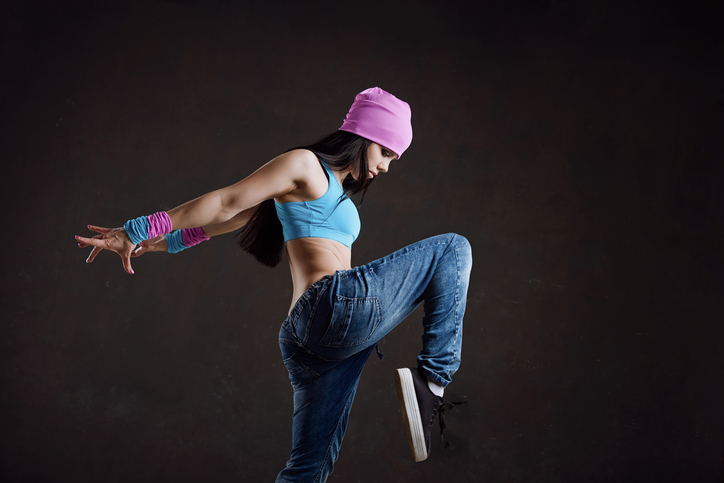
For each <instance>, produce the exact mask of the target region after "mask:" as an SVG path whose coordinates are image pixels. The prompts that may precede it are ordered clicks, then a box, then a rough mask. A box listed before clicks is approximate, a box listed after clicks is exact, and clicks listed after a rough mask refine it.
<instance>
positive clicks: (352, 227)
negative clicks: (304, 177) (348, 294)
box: [274, 163, 361, 248]
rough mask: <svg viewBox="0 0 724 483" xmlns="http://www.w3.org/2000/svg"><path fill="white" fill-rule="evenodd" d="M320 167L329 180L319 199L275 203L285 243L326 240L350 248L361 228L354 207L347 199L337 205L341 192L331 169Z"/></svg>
mask: <svg viewBox="0 0 724 483" xmlns="http://www.w3.org/2000/svg"><path fill="white" fill-rule="evenodd" d="M321 164H322V167H323V168H324V171H325V174H326V175H327V180H328V181H329V187H328V188H327V192H326V193H324V194H323V195H322V197H321V198H317V199H316V200H313V201H289V202H287V203H277V202H276V201H274V206H275V208H276V210H277V216H278V217H279V221H281V222H282V229H283V231H284V243H286V242H288V241H289V240H293V239H295V238H306V237H312V238H328V239H330V240H335V241H338V242H340V243H342V244H344V245H346V246H348V247H350V248H352V243H353V242H354V241H355V240H356V239H357V235H359V231H360V227H361V224H360V221H359V213H357V207H356V206H355V205H354V203H353V202H352V200H350V199H349V198H347V197H344V199H343V200H342V201H341V202H340V197H341V196H343V195H344V190H343V189H342V186H341V185H340V184H339V181H337V178H335V177H334V173H333V172H332V170H331V169H329V168H328V167H327V165H326V164H324V163H321Z"/></svg>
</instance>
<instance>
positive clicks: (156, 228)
mask: <svg viewBox="0 0 724 483" xmlns="http://www.w3.org/2000/svg"><path fill="white" fill-rule="evenodd" d="M148 225H149V226H148V239H149V240H150V239H151V238H156V237H157V236H159V235H165V234H166V233H171V232H172V231H173V225H172V224H171V218H169V217H168V213H166V212H165V211H159V212H158V213H154V214H153V215H148Z"/></svg>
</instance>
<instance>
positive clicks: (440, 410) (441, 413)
mask: <svg viewBox="0 0 724 483" xmlns="http://www.w3.org/2000/svg"><path fill="white" fill-rule="evenodd" d="M467 403H468V402H467V401H462V402H460V401H454V402H444V403H442V404H435V411H433V415H432V421H430V426H432V423H433V422H434V421H435V413H437V414H438V419H437V422H438V424H439V425H440V439H441V440H444V438H443V434H442V433H443V431H444V430H445V411H446V408H452V407H454V406H460V405H461V404H467Z"/></svg>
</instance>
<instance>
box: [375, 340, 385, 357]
mask: <svg viewBox="0 0 724 483" xmlns="http://www.w3.org/2000/svg"><path fill="white" fill-rule="evenodd" d="M375 351H376V352H377V357H379V358H380V360H382V359H384V358H385V355H384V354H383V353H382V352H380V348H379V347H377V344H375Z"/></svg>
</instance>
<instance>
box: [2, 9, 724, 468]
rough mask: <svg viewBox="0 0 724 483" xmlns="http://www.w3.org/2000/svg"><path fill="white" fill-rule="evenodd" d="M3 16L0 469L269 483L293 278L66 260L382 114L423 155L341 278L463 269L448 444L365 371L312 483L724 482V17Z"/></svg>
mask: <svg viewBox="0 0 724 483" xmlns="http://www.w3.org/2000/svg"><path fill="white" fill-rule="evenodd" d="M1 10H2V13H0V18H1V20H0V22H1V25H0V26H1V27H2V29H1V31H2V33H1V34H0V35H2V37H1V38H2V44H1V49H2V50H1V51H0V55H1V56H2V57H1V58H2V62H1V64H0V69H1V71H0V72H1V73H2V75H1V76H0V96H2V97H0V102H2V110H1V112H2V121H0V123H1V125H2V133H1V134H0V136H1V139H0V141H1V147H0V150H1V152H2V160H3V166H4V167H3V179H4V182H3V185H4V189H3V213H4V217H3V218H4V220H3V221H4V228H3V237H2V238H3V247H4V253H5V264H4V267H5V268H4V274H3V290H2V292H1V293H2V334H0V341H1V343H2V351H1V357H2V395H1V396H0V401H1V405H2V407H1V408H0V409H1V410H0V427H1V428H2V439H1V440H0V444H1V445H2V446H1V450H0V454H1V461H0V464H1V470H0V475H1V476H2V478H3V479H4V481H13V482H100V481H103V482H105V481H107V482H129V481H142V482H146V481H147V482H171V481H173V482H198V481H249V482H257V481H258V482H264V481H272V480H273V479H274V477H275V475H276V473H277V472H278V471H279V469H280V468H281V467H282V465H283V464H284V462H285V461H286V458H287V455H288V451H289V446H290V434H291V410H292V403H291V387H290V386H289V383H288V380H287V376H286V372H285V369H284V367H283V365H282V364H281V360H280V356H279V351H278V346H277V342H276V336H277V330H278V326H279V324H280V323H281V321H282V320H283V318H284V317H285V314H286V311H287V308H288V305H289V302H290V295H291V286H290V282H289V280H288V268H287V267H286V263H285V262H284V264H283V265H282V266H280V267H278V268H277V269H275V270H268V269H266V268H264V267H262V266H260V265H258V264H256V263H255V262H254V261H253V260H252V259H251V258H250V257H248V256H246V255H244V254H242V253H241V252H240V250H238V249H237V248H236V247H235V244H234V239H233V237H232V236H225V237H220V238H218V239H214V240H213V241H211V242H207V243H205V244H203V245H201V246H199V247H196V248H194V249H193V250H188V251H186V252H183V253H181V254H179V255H175V256H170V255H165V254H152V255H148V256H145V257H142V258H141V259H139V260H137V261H135V262H134V268H135V271H136V275H134V276H129V275H127V274H125V273H124V272H123V270H122V268H121V264H120V261H119V259H118V257H116V256H115V255H112V254H103V256H100V257H99V258H98V259H97V261H96V262H95V263H94V264H92V265H89V266H87V265H85V264H84V263H83V262H84V259H85V257H86V256H87V251H86V250H79V249H78V248H77V246H76V243H75V242H74V240H73V235H75V234H83V233H89V232H88V231H87V230H86V229H85V228H84V227H85V225H86V224H87V223H97V224H101V225H109V226H118V225H120V224H122V223H123V222H124V221H125V220H126V219H128V218H131V217H135V216H140V215H143V214H149V213H152V212H155V211H158V210H161V209H169V208H172V207H174V206H176V205H178V204H180V203H182V202H184V201H186V200H188V199H191V198H193V197H196V196H198V195H200V194H203V193H205V192H207V191H210V190H212V189H214V188H217V187H221V186H224V185H227V184H230V183H232V182H235V181H237V180H239V179H241V178H243V177H244V176H246V175H247V174H249V173H250V172H251V171H252V170H254V169H255V168H256V167H258V166H259V165H260V164H262V163H263V162H266V161H267V160H268V159H270V158H272V157H273V156H275V155H276V154H278V153H280V152H281V151H284V150H285V149H287V148H290V147H293V146H296V145H299V144H304V143H308V142H311V141H313V140H315V139H317V138H319V137H320V136H322V135H324V134H326V133H328V132H331V131H333V130H335V129H337V127H339V125H340V124H341V121H342V119H343V118H344V115H345V114H346V112H347V109H348V107H349V105H350V103H351V102H352V99H353V97H354V95H355V94H356V93H357V92H359V91H360V90H362V89H365V88H367V87H371V86H380V87H382V88H384V89H386V90H388V91H390V92H392V93H394V94H395V95H397V96H398V97H400V98H402V99H404V100H406V101H408V102H409V103H410V104H411V106H412V111H413V125H414V130H415V131H414V132H415V138H414V141H413V144H412V146H411V148H410V149H409V151H408V152H406V153H405V155H404V156H403V159H402V160H400V161H396V162H394V163H392V167H391V171H390V172H389V173H388V174H386V175H384V176H381V177H380V179H379V180H377V181H376V182H375V186H373V187H372V189H371V190H370V193H369V195H368V198H367V199H366V200H365V203H364V204H363V205H362V207H361V216H362V234H361V236H360V238H359V239H358V240H357V242H356V243H355V251H354V255H353V261H354V263H355V264H361V263H365V262H367V261H370V260H372V259H375V258H377V257H380V256H383V255H385V254H387V253H389V252H391V251H393V250H395V249H397V248H400V247H402V246H404V245H405V244H408V243H411V242H414V241H416V240H418V239H421V238H423V237H426V236H430V235H434V234H438V233H444V232H448V231H455V232H458V233H461V234H464V235H465V236H467V237H468V239H469V240H470V241H471V243H472V246H473V253H474V260H475V262H474V267H473V273H472V280H471V287H470V293H469V303H468V312H467V314H466V319H465V337H464V345H463V364H462V367H461V369H460V371H459V372H458V374H457V375H456V377H455V381H454V383H453V384H452V385H451V386H450V387H449V389H448V393H447V394H448V399H457V400H466V401H468V402H469V404H467V405H465V406H462V407H460V408H455V409H454V410H452V411H450V414H449V417H448V431H447V432H446V441H447V442H448V443H449V445H447V447H446V446H445V444H444V443H441V442H440V441H439V439H434V444H433V453H432V456H431V458H430V460H429V461H427V462H424V463H419V464H415V463H413V462H412V460H411V457H410V456H409V454H408V449H407V447H406V443H405V438H404V435H403V432H402V426H401V423H400V421H399V419H400V418H399V414H398V409H397V401H396V395H395V391H394V387H393V380H392V374H393V371H394V369H395V368H396V367H399V366H408V365H413V364H414V363H415V362H414V357H415V355H416V353H417V351H418V350H419V347H420V342H419V336H420V334H421V329H420V324H419V316H418V315H419V314H416V315H415V317H412V318H411V320H408V321H407V322H405V323H404V324H403V325H402V326H400V327H399V328H398V329H397V330H396V331H395V332H393V333H392V334H391V335H390V336H388V337H387V338H386V339H385V340H384V341H383V343H382V344H381V349H382V352H383V353H384V354H385V355H386V357H385V359H384V360H383V361H379V360H377V359H376V358H372V359H370V361H369V363H368V365H367V367H366V369H365V372H364V374H363V376H362V381H361V383H360V388H359V392H358V395H357V398H356V401H355V405H354V408H353V410H352V415H351V420H350V426H349V430H348V432H347V437H346V439H345V442H344V445H343V447H342V451H341V454H340V458H339V461H338V464H337V466H336V468H335V472H334V474H333V475H332V477H331V478H330V481H339V482H350V481H360V482H392V481H395V482H398V481H420V482H440V481H465V482H478V481H485V482H506V481H517V482H559V481H560V482H569V481H570V482H580V481H601V482H604V481H605V482H609V481H687V482H714V481H722V478H723V467H724V461H723V457H724V415H723V411H722V408H724V378H723V374H724V371H723V369H724V356H723V354H722V342H724V329H723V327H722V310H721V299H722V286H723V284H722V268H723V267H722V265H723V263H722V262H723V260H722V248H721V243H722V196H721V194H720V191H721V189H722V188H721V181H722V166H721V161H722V155H723V154H724V142H723V140H722V139H723V130H722V127H723V125H724V75H723V74H724V38H723V37H722V27H721V26H722V21H723V20H724V9H723V8H722V3H721V2H714V1H709V2H662V1H656V2H654V1H651V2H645V1H633V2H614V1H585V0H583V1H573V0H571V1H552V0H551V1H545V0H528V1H511V2H503V1H483V2H474V3H473V2H471V3H462V2H453V3H450V2H441V1H434V2H433V1H408V2H405V1H397V0H394V1H388V2H359V3H355V2H314V3H312V2H291V1H289V2H262V1H255V2H232V1H226V2H211V1H206V2H201V1H197V2H193V1H178V2H173V1H158V0H156V1H144V2H135V1H132V2H128V1H116V0H112V1H103V2H90V1H79V0H75V1H63V2H40V1H20V2H12V3H6V4H5V5H4V6H3V7H2V9H1Z"/></svg>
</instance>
